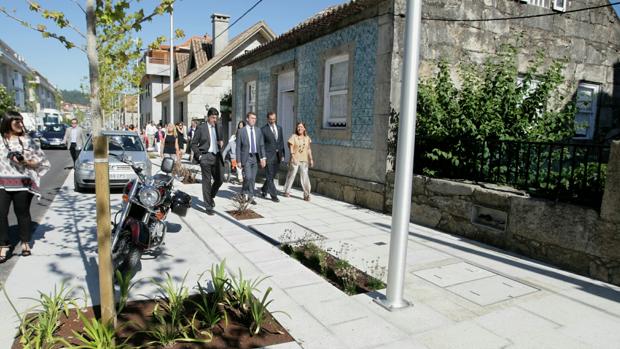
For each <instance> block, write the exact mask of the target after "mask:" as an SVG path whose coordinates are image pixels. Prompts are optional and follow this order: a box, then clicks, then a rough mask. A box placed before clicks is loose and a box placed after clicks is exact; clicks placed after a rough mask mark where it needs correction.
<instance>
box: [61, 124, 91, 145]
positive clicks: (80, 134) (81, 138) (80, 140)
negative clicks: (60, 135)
mask: <svg viewBox="0 0 620 349" xmlns="http://www.w3.org/2000/svg"><path fill="white" fill-rule="evenodd" d="M75 128H76V129H77V137H76V142H75V146H76V147H77V148H78V149H82V148H84V143H86V134H85V133H84V131H83V130H82V128H81V127H80V126H76V127H75ZM72 129H73V127H68V128H67V129H66V130H65V137H64V139H63V143H65V144H66V145H67V148H69V146H70V145H71V130H72Z"/></svg>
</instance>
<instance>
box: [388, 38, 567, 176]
mask: <svg viewBox="0 0 620 349" xmlns="http://www.w3.org/2000/svg"><path fill="white" fill-rule="evenodd" d="M544 63H545V59H544V56H543V55H542V53H539V54H538V55H537V58H536V59H535V60H534V61H532V62H530V64H529V67H528V68H527V71H526V73H525V74H524V75H523V76H522V80H521V81H519V79H518V70H517V51H516V50H515V48H514V47H510V46H507V47H505V48H503V49H502V50H501V51H500V52H499V53H498V55H497V56H494V57H491V58H489V59H488V60H487V61H486V62H485V63H484V64H482V65H472V64H459V65H458V66H457V68H458V70H457V72H458V80H459V84H460V85H458V86H457V83H456V82H455V81H453V79H452V77H451V75H450V68H449V66H448V63H447V62H445V61H440V62H439V64H438V72H437V75H436V76H435V77H433V78H430V79H427V80H425V81H422V82H421V83H420V85H419V91H418V109H417V112H418V115H417V117H418V119H417V130H416V136H417V137H418V142H417V143H418V144H419V145H421V150H422V151H424V152H425V154H423V156H424V157H426V158H427V159H429V160H430V161H438V162H441V163H444V164H445V163H449V164H452V165H453V166H459V164H461V165H462V162H463V161H470V160H473V159H474V158H475V157H476V156H477V155H478V154H479V152H480V147H481V144H483V142H485V141H494V140H520V141H561V140H566V139H570V137H572V136H573V135H574V134H575V125H574V120H575V119H574V117H575V106H574V103H572V102H570V103H568V104H566V105H564V106H562V107H560V108H557V107H558V106H559V105H560V103H561V100H560V98H558V95H559V86H560V85H561V84H562V83H563V82H564V78H563V76H562V70H563V63H561V62H557V61H555V62H553V63H551V64H549V65H544ZM554 107H555V108H554ZM392 119H393V122H392V125H395V124H397V122H398V117H397V116H395V117H393V118H392ZM396 131H397V128H394V129H393V130H392V132H396ZM396 134H397V132H396V133H394V134H393V136H394V138H396V137H395V136H396ZM391 144H392V147H391V150H392V154H393V152H394V150H395V145H396V144H397V142H396V140H394V142H391Z"/></svg>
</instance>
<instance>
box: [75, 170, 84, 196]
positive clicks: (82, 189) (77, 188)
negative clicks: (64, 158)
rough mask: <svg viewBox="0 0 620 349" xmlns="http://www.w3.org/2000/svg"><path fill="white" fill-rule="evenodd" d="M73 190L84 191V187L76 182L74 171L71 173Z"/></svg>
mask: <svg viewBox="0 0 620 349" xmlns="http://www.w3.org/2000/svg"><path fill="white" fill-rule="evenodd" d="M73 190H74V191H75V192H76V193H82V192H84V188H83V187H82V186H81V185H80V183H78V181H77V178H75V172H74V173H73Z"/></svg>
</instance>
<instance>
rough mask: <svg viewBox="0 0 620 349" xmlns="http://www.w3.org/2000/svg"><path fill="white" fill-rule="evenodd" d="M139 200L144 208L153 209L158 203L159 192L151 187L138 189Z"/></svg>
mask: <svg viewBox="0 0 620 349" xmlns="http://www.w3.org/2000/svg"><path fill="white" fill-rule="evenodd" d="M138 197H139V198H140V202H141V203H142V204H143V205H144V206H148V207H153V206H155V205H157V203H158V202H159V198H160V196H159V191H157V189H155V188H154V187H151V186H144V187H142V188H141V189H140V194H138Z"/></svg>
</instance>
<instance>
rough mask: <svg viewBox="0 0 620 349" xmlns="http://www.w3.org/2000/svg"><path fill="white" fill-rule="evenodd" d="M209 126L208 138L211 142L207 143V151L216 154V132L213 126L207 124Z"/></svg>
mask: <svg viewBox="0 0 620 349" xmlns="http://www.w3.org/2000/svg"><path fill="white" fill-rule="evenodd" d="M207 126H209V140H210V141H211V144H209V153H213V154H217V133H216V132H215V126H212V125H211V124H208V125H207Z"/></svg>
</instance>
